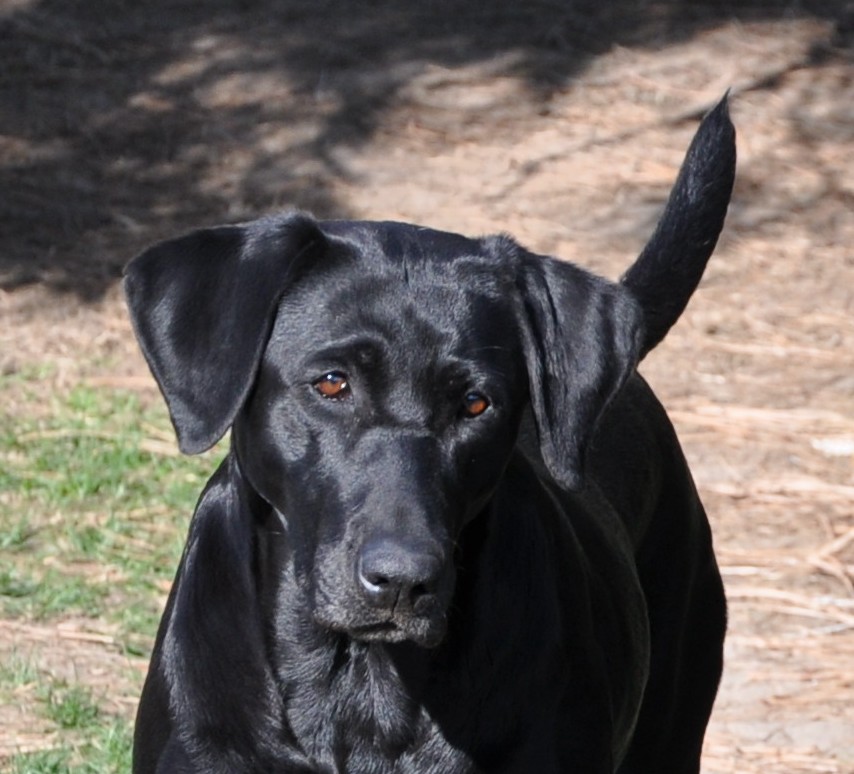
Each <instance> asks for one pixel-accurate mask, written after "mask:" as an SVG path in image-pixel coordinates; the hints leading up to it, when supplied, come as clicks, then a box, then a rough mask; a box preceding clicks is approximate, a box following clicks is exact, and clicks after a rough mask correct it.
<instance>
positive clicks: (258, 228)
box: [124, 215, 324, 454]
mask: <svg viewBox="0 0 854 774" xmlns="http://www.w3.org/2000/svg"><path fill="white" fill-rule="evenodd" d="M323 241H324V236H323V234H322V233H321V232H320V229H319V227H318V226H317V224H316V223H315V221H314V220H312V219H311V218H309V217H307V216H304V215H289V216H285V217H281V216H280V217H276V218H263V219H261V220H257V221H254V222H252V223H249V224H245V225H239V226H221V227H218V228H211V229H205V230H201V231H195V232H193V233H191V234H188V235H187V236H183V237H179V238H178V239H174V240H171V241H168V242H163V243H161V244H158V245H155V246H154V247H151V248H149V249H148V250H146V251H145V252H144V253H142V255H139V256H138V257H136V258H135V259H134V260H133V261H131V262H130V264H128V266H127V268H126V269H125V278H124V289H125V295H126V297H127V302H128V307H129V309H130V315H131V320H132V322H133V327H134V330H135V332H136V336H137V339H138V340H139V344H140V347H141V348H142V352H143V354H144V355H145V359H146V360H147V361H148V365H149V367H150V368H151V371H152V373H153V374H154V377H155V379H157V383H158V385H160V390H161V392H162V393H163V396H164V398H165V399H166V403H167V405H168V407H169V414H170V416H171V417H172V424H173V425H174V426H175V431H176V433H177V434H178V443H179V445H180V447H181V451H183V452H185V453H187V454H195V453H198V452H201V451H204V450H205V449H208V448H210V447H211V446H213V445H214V444H215V443H216V442H217V441H218V440H219V439H220V438H221V437H222V436H223V434H224V433H225V432H226V430H228V428H229V426H230V425H231V423H232V421H233V420H234V417H235V416H236V414H237V412H238V411H239V410H240V407H241V406H242V405H243V402H244V401H245V399H246V396H247V394H248V393H249V389H250V387H251V386H252V381H253V379H254V376H255V371H256V369H257V367H258V364H259V362H260V360H261V355H262V353H263V351H264V347H265V345H266V342H267V337H268V336H269V332H270V328H271V326H272V322H273V316H274V312H275V309H276V306H277V304H278V301H279V298H280V296H281V294H282V292H283V291H284V290H285V288H286V286H287V285H288V283H289V282H290V281H291V280H292V278H293V276H294V275H295V272H296V271H297V270H298V267H299V265H300V264H301V263H302V261H301V259H302V258H304V256H305V255H306V254H307V252H308V251H309V250H310V248H313V247H317V246H319V245H320V243H322V242H323Z"/></svg>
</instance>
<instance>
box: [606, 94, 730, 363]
mask: <svg viewBox="0 0 854 774" xmlns="http://www.w3.org/2000/svg"><path fill="white" fill-rule="evenodd" d="M735 155H736V153H735V128H734V127H733V125H732V121H730V118H729V109H728V101H727V96H726V95H725V96H724V98H723V99H722V100H721V101H720V102H719V103H718V105H717V106H716V107H715V108H714V109H713V110H712V111H711V112H710V113H709V114H708V115H707V116H706V117H705V118H704V119H703V122H702V123H701V124H700V128H699V129H698V130H697V133H696V134H695V135H694V139H693V140H692V141H691V145H690V147H689V148H688V152H687V153H686V154H685V160H684V161H683V162H682V168H681V169H680V170H679V176H678V177H677V178H676V183H675V185H674V186H673V190H672V191H671V192H670V198H669V199H668V200H667V206H666V207H665V208H664V214H663V215H662V216H661V219H660V220H659V221H658V225H657V226H656V228H655V232H654V233H653V235H652V237H651V239H650V240H649V242H647V245H646V247H644V249H643V251H642V252H641V254H640V256H638V259H637V261H635V263H634V264H633V265H632V266H631V267H630V268H629V269H628V271H626V273H625V274H624V275H623V277H622V279H621V280H620V281H621V283H622V284H623V285H624V286H625V287H626V288H628V289H629V290H630V291H631V292H632V294H633V295H634V297H635V298H636V299H637V300H638V301H639V302H640V304H641V307H642V308H643V311H644V322H645V327H646V335H645V337H644V341H643V345H642V347H641V357H643V356H644V355H646V353H647V352H649V351H650V350H651V349H652V348H653V347H655V346H656V345H657V344H658V343H659V342H660V341H661V340H662V339H663V338H664V336H665V335H666V334H667V331H669V330H670V328H671V327H672V326H673V324H674V323H675V322H676V320H678V319H679V316H680V315H681V314H682V312H683V311H684V310H685V307H686V306H687V304H688V300H689V299H690V298H691V294H692V293H693V292H694V290H695V289H696V288H697V285H698V284H699V282H700V278H701V277H702V276H703V271H704V270H705V268H706V263H708V260H709V256H711V254H712V252H713V250H714V249H715V245H716V244H717V241H718V236H719V235H720V233H721V229H722V228H723V224H724V218H725V217H726V212H727V206H728V205H729V200H730V195H731V194H732V186H733V181H734V179H735Z"/></svg>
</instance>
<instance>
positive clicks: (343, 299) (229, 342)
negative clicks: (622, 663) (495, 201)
mask: <svg viewBox="0 0 854 774" xmlns="http://www.w3.org/2000/svg"><path fill="white" fill-rule="evenodd" d="M724 210H725V203H724ZM721 220H722V215H721ZM692 227H693V228H694V229H695V231H696V230H697V226H696V224H692ZM719 229H720V222H718V223H716V224H715V223H711V224H710V225H709V226H708V227H707V231H709V234H710V235H711V236H708V235H707V236H708V238H707V240H706V241H707V242H708V239H709V238H711V244H712V246H713V245H714V238H716V237H717V231H719ZM711 232H714V233H713V234H711ZM708 252H711V247H710V248H709V250H708ZM659 258H660V256H659ZM639 278H642V274H640V273H638V272H636V273H635V275H634V277H633V281H634V283H635V285H636V286H637V287H641V286H642V285H643V283H642V281H641V279H639ZM125 288H126V293H127V297H128V302H129V306H130V310H131V315H132V318H133V321H134V326H135V330H136V333H137V336H138V338H139V340H140V343H141V346H142V349H143V352H144V354H145V356H146V358H147V360H148V362H149V364H150V366H151V368H152V371H153V373H154V375H155V377H156V379H157V381H158V383H159V385H160V387H161V390H162V391H163V394H164V396H165V398H166V401H167V403H168V406H169V409H170V413H171V416H172V420H173V423H174V425H175V428H176V431H177V434H178V438H179V442H180V444H181V448H182V449H183V450H184V451H186V452H190V453H193V452H198V451H202V450H204V449H206V448H208V447H210V446H211V445H213V444H214V443H215V442H216V441H217V440H218V439H219V438H220V437H221V436H222V435H223V434H224V433H225V432H226V431H227V429H228V428H229V427H230V426H233V431H234V433H233V439H234V446H233V450H234V454H235V455H236V457H237V461H238V464H239V465H240V467H241V470H242V471H243V474H244V476H245V477H246V478H247V480H248V481H249V482H250V484H251V485H252V486H253V488H254V489H255V490H257V492H258V493H259V494H260V495H261V496H262V497H263V498H264V499H265V500H266V501H267V502H269V504H270V505H271V506H272V507H273V508H275V509H276V511H277V512H278V513H279V514H280V515H281V518H282V522H283V524H284V525H285V529H286V531H287V533H288V545H289V550H290V551H291V559H292V561H293V568H294V570H295V573H296V577H297V578H298V579H299V582H300V584H301V586H302V588H303V590H304V591H305V594H306V599H307V600H309V604H310V606H311V613H312V615H313V617H314V619H315V621H316V622H317V623H319V624H320V625H322V626H324V627H327V628H329V629H332V630H336V631H341V632H344V633H346V634H348V635H350V636H353V637H355V638H358V639H361V640H366V641H371V640H380V641H400V640H412V641H414V642H416V643H418V644H421V645H425V646H430V645H434V644H436V643H438V642H439V641H440V640H441V638H442V635H443V634H444V631H445V624H446V615H447V610H448V606H449V603H450V599H451V595H452V593H453V587H454V560H455V557H454V547H455V545H456V543H457V539H458V537H459V535H460V532H461V530H462V529H463V528H464V527H465V525H466V524H467V523H468V522H469V521H471V520H472V519H474V518H475V517H476V516H478V514H480V513H481V512H483V511H484V509H485V506H486V504H487V503H488V501H489V499H490V496H491V495H492V493H493V491H494V489H495V487H496V486H497V484H498V482H499V480H500V478H501V475H502V473H503V471H504V468H505V466H506V464H507V463H508V461H509V459H510V457H511V455H512V454H513V450H514V448H515V444H516V436H517V431H518V428H519V423H520V420H521V417H522V414H523V412H524V411H525V410H526V408H527V407H529V406H530V407H531V408H532V412H533V415H534V418H535V421H536V425H537V431H538V435H539V444H540V451H541V456H542V461H543V462H544V464H545V466H546V468H547V469H548V470H549V472H550V473H551V475H552V476H553V477H554V479H555V480H556V481H557V482H558V483H559V484H561V485H562V486H564V487H566V488H570V489H575V488H579V487H580V486H582V484H583V476H584V464H583V460H584V450H585V447H586V445H587V443H588V441H589V439H590V437H591V435H592V433H593V432H594V430H595V428H596V424H597V421H598V419H599V417H600V416H601V414H602V412H603V411H604V410H605V408H606V406H607V405H608V403H609V401H610V400H611V399H612V397H613V396H614V395H615V394H616V393H617V391H618V390H619V389H620V387H621V385H622V384H623V382H624V381H625V379H626V378H627V377H628V375H629V374H630V373H631V372H632V370H633V369H634V367H635V365H636V363H637V360H638V358H639V357H640V354H641V353H642V351H643V350H644V347H645V343H646V342H647V338H646V334H645V330H646V327H645V319H646V318H647V317H648V312H647V310H645V309H643V308H642V307H641V305H640V304H639V303H638V301H637V300H636V295H638V293H637V290H636V288H632V289H629V288H628V287H626V286H624V285H620V284H615V283H611V282H608V281H606V280H604V279H601V278H598V277H595V276H593V275H591V274H589V273H587V272H585V271H583V270H582V269H579V268H578V267H575V266H573V265H571V264H568V263H562V262H559V261H557V260H554V259H551V258H544V257H540V256H534V255H532V254H530V253H528V252H527V251H525V250H524V249H522V248H520V247H519V246H518V245H516V244H515V243H514V242H513V241H512V240H511V239H509V238H506V237H491V238H486V239H476V240H475V239H467V238H465V237H462V236H458V235H454V234H448V233H443V232H437V231H432V230H428V229H423V228H420V227H417V226H411V225H406V224H400V223H369V222H353V221H331V222H317V221H315V220H313V219H311V218H310V217H308V216H304V215H286V216H281V217H272V218H265V219H262V220H259V221H255V222H253V223H249V224H245V225H238V226H226V227H221V228H215V229H208V230H204V231H200V232H196V233H193V234H190V235H189V236H186V237H183V238H180V239H177V240H173V241H170V242H167V243H164V244H161V245H157V246H155V247H153V248H151V249H150V250H148V251H146V252H145V253H143V254H142V255H141V256H139V257H138V258H137V259H136V260H135V261H133V262H132V263H131V264H130V266H129V267H128V270H127V273H126V279H125ZM692 289H693V288H692ZM689 294H690V291H689ZM684 300H685V302H687V298H685V299H684ZM683 306H684V304H683ZM679 311H681V308H680V309H679ZM677 314H678V312H677ZM662 335H663V334H662Z"/></svg>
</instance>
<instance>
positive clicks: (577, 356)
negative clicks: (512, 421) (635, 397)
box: [520, 256, 643, 489]
mask: <svg viewBox="0 0 854 774" xmlns="http://www.w3.org/2000/svg"><path fill="white" fill-rule="evenodd" d="M520 281H521V288H520V290H521V295H522V301H523V304H524V308H525V312H524V316H525V318H526V319H525V321H524V322H523V324H522V330H523V336H524V337H525V343H524V347H525V356H526V360H527V367H528V378H529V382H530V391H531V405H532V407H533V410H534V419H535V421H536V424H537V433H538V436H539V440H540V451H541V453H542V456H543V461H544V462H545V464H546V467H547V468H548V469H549V472H550V473H551V474H552V475H553V476H554V478H555V479H556V480H557V481H558V482H559V483H561V484H562V485H563V486H565V487H567V488H568V489H580V488H581V487H582V485H583V481H584V453H585V450H586V447H587V444H588V442H589V441H590V437H591V435H592V434H593V431H594V430H595V428H596V425H597V423H598V421H599V418H600V416H601V415H602V412H603V411H604V410H605V408H606V406H607V405H608V403H609V402H610V401H611V399H612V398H613V397H614V396H615V395H616V394H617V392H618V391H619V389H620V387H622V385H623V383H624V382H625V380H626V379H627V378H628V376H629V375H630V374H631V373H632V371H633V370H634V368H635V366H636V365H637V362H638V358H639V354H640V348H641V343H642V341H643V313H642V311H641V308H640V306H639V305H638V303H637V302H636V301H635V300H634V298H633V297H632V295H631V293H629V292H628V291H627V290H626V289H625V288H623V287H621V286H620V285H616V284H614V283H612V282H608V281H607V280H605V279H601V278H599V277H596V276H594V275H592V274H589V273H588V272H586V271H584V270H583V269H580V268H579V267H577V266H574V265H572V264H570V263H564V262H561V261H557V260H554V259H551V258H541V257H537V256H526V257H525V258H523V261H522V267H521V275H520Z"/></svg>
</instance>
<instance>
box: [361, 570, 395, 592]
mask: <svg viewBox="0 0 854 774" xmlns="http://www.w3.org/2000/svg"><path fill="white" fill-rule="evenodd" d="M359 580H360V581H361V582H362V585H363V586H364V587H365V588H366V589H367V590H368V591H382V589H383V587H385V586H388V585H389V583H390V581H389V579H388V577H386V576H385V575H383V574H382V573H379V572H370V571H368V572H365V571H364V569H363V570H362V571H361V572H360V573H359Z"/></svg>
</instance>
